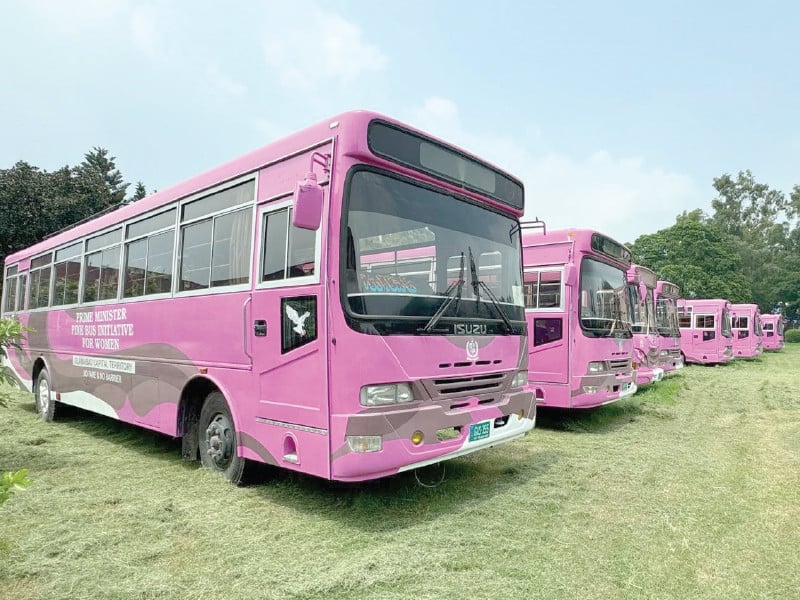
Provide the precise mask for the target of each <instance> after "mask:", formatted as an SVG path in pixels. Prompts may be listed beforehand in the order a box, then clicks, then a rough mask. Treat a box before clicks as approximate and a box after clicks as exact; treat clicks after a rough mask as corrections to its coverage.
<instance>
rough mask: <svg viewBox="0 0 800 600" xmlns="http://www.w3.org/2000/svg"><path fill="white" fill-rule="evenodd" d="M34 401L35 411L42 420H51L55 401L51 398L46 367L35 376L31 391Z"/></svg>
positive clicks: (54, 409)
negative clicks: (34, 383)
mask: <svg viewBox="0 0 800 600" xmlns="http://www.w3.org/2000/svg"><path fill="white" fill-rule="evenodd" d="M33 399H34V401H35V402H36V413H37V414H38V415H39V418H40V419H42V421H52V420H53V419H54V418H55V416H56V402H55V400H53V390H52V389H51V387H50V375H48V373H47V369H42V370H41V371H40V372H39V376H38V377H37V378H36V387H35V388H34V391H33Z"/></svg>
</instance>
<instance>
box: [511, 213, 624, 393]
mask: <svg viewBox="0 0 800 600" xmlns="http://www.w3.org/2000/svg"><path fill="white" fill-rule="evenodd" d="M524 227H525V226H524V225H523V234H522V246H523V248H522V252H523V265H524V274H523V279H524V284H525V306H526V315H527V319H528V329H529V331H530V335H529V337H528V351H529V352H530V362H529V363H528V364H529V370H528V382H529V384H530V388H531V389H541V390H542V391H543V398H539V400H538V402H539V404H540V405H541V406H551V407H560V408H591V407H594V406H599V405H601V404H607V403H609V402H613V401H615V400H618V399H620V398H624V397H625V396H630V395H631V394H633V393H635V392H636V381H635V380H634V373H633V365H632V353H633V339H632V334H631V330H630V326H629V324H628V315H627V303H626V300H625V297H626V285H625V271H626V270H627V269H628V267H629V266H630V260H631V259H630V252H629V251H628V249H627V248H625V246H623V245H622V244H619V243H617V242H615V241H614V240H612V239H611V238H609V237H606V236H604V235H602V234H601V233H598V232H596V231H589V230H581V229H565V230H560V231H547V230H546V228H545V227H544V224H543V223H541V221H537V222H536V223H533V224H530V229H529V230H527V231H526V230H525V229H524ZM541 395H542V394H539V396H541Z"/></svg>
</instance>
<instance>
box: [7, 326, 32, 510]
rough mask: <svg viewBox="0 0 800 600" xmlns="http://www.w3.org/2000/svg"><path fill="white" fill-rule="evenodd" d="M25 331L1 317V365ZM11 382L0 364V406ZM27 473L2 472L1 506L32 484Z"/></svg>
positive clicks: (17, 345)
mask: <svg viewBox="0 0 800 600" xmlns="http://www.w3.org/2000/svg"><path fill="white" fill-rule="evenodd" d="M25 331H29V330H28V329H26V328H24V327H22V326H21V325H20V324H19V322H18V321H17V320H16V319H0V365H2V359H3V358H5V357H6V356H7V355H6V348H19V341H20V340H21V339H22V334H23V333H24V332H25ZM10 382H11V379H10V378H9V377H8V375H7V374H6V372H5V370H4V369H3V367H2V366H0V406H3V407H4V406H7V405H8V392H7V389H8V388H7V387H5V386H6V384H7V383H10ZM4 388H5V389H4ZM27 475H28V471H27V470H26V469H20V470H19V471H15V472H6V473H0V506H2V505H3V503H4V502H5V501H6V500H8V499H9V498H11V494H13V493H14V492H16V491H18V490H21V489H22V488H25V487H27V486H28V485H30V480H29V479H28V477H27Z"/></svg>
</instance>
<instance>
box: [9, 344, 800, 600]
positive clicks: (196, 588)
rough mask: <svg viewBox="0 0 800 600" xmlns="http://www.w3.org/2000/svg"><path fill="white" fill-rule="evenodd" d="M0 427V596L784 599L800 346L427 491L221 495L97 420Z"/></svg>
mask: <svg viewBox="0 0 800 600" xmlns="http://www.w3.org/2000/svg"><path fill="white" fill-rule="evenodd" d="M0 416H2V418H3V425H4V426H3V428H2V434H1V435H2V438H1V439H2V442H0V471H2V470H15V469H19V468H22V467H26V468H28V469H30V478H31V479H32V480H33V484H32V485H31V487H30V488H28V489H27V490H25V491H23V492H20V493H18V494H17V495H15V496H14V497H13V498H12V499H11V500H10V501H9V502H7V503H6V504H5V505H4V507H3V508H0V598H15V599H19V600H23V599H28V598H70V599H73V598H93V599H94V598H226V599H232V598H326V599H327V598H459V599H469V600H471V599H475V598H568V599H569V600H577V599H583V598H587V599H588V598H591V599H596V598H676V599H687V598H720V599H726V600H727V599H730V598H780V599H784V598H798V597H800V345H789V346H787V348H786V350H785V351H783V352H782V353H779V354H768V355H766V356H764V357H762V358H760V359H756V360H753V361H750V362H739V361H737V362H734V363H732V364H730V365H725V366H721V367H690V368H687V369H684V370H683V371H682V372H681V373H679V374H678V375H676V376H674V377H672V378H670V379H667V380H665V381H663V382H662V383H661V384H659V385H658V387H653V388H651V389H646V390H643V391H641V392H640V393H638V394H636V395H635V396H634V397H632V398H629V399H627V400H624V401H621V402H619V403H616V404H612V405H609V406H606V407H603V408H600V409H598V410H595V411H592V412H587V413H579V414H569V413H553V412H550V413H546V414H544V413H542V414H541V415H540V422H539V424H538V425H537V428H536V429H535V430H534V431H533V432H532V433H531V434H529V435H528V436H527V437H526V438H524V439H523V440H521V441H518V442H514V443H512V444H507V445H505V446H502V447H499V448H495V449H491V450H488V451H484V452H481V453H477V454H473V455H471V456H469V457H466V458H463V459H458V460H454V461H451V462H449V463H447V468H446V479H445V481H444V483H443V484H442V485H440V486H438V487H432V488H426V487H422V486H420V485H418V484H417V482H416V480H415V478H414V475H413V474H407V475H403V476H399V477H395V478H391V479H386V480H382V481H378V482H374V483H371V484H368V485H361V486H343V485H334V484H330V483H326V482H324V481H320V480H316V479H313V478H309V477H301V476H297V475H294V474H291V473H286V472H278V473H272V474H269V475H268V478H267V479H265V480H264V481H263V482H261V483H259V484H256V485H252V486H250V487H246V488H235V487H232V486H230V485H228V484H226V483H225V482H223V481H222V480H221V479H220V478H219V477H216V476H215V475H213V474H212V473H208V472H205V471H203V470H200V469H198V467H197V465H196V464H195V463H186V462H183V461H181V459H180V448H179V445H178V444H177V443H176V442H174V441H172V440H170V439H166V438H163V437H160V436H158V435H155V434H151V433H148V432H145V431H142V430H139V429H136V428H134V427H130V426H127V425H123V424H120V423H117V422H115V421H112V420H110V419H106V418H103V417H99V416H93V415H90V414H87V413H82V412H80V411H73V412H69V413H68V414H66V415H65V416H64V417H63V418H62V419H61V420H60V421H57V422H55V423H51V424H47V423H42V422H40V421H38V420H37V418H36V415H35V413H34V410H33V402H32V400H31V399H30V397H28V396H26V395H23V394H19V395H18V398H17V400H16V402H14V403H13V404H12V405H11V406H10V408H8V409H6V410H2V409H0ZM436 475H437V473H435V472H428V473H423V474H422V476H424V477H428V478H430V479H433V478H434V477H435V476H436Z"/></svg>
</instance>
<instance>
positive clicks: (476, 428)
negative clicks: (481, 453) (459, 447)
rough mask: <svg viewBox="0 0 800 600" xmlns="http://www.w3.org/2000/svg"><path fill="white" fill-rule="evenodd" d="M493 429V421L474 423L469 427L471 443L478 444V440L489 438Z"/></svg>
mask: <svg viewBox="0 0 800 600" xmlns="http://www.w3.org/2000/svg"><path fill="white" fill-rule="evenodd" d="M491 429H492V422H491V421H483V422H481V423H473V424H472V425H470V426H469V441H470V442H477V441H478V440H482V439H485V438H487V437H489V432H490V431H491Z"/></svg>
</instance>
